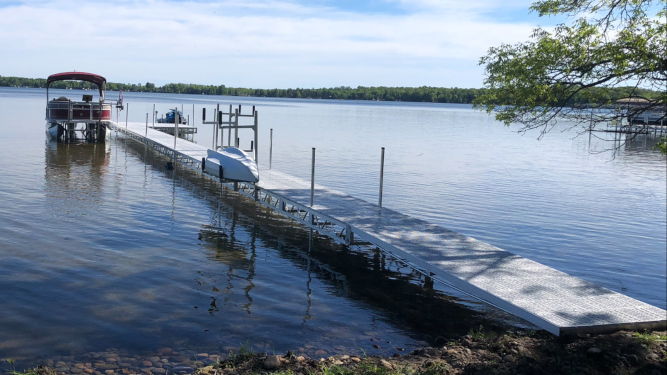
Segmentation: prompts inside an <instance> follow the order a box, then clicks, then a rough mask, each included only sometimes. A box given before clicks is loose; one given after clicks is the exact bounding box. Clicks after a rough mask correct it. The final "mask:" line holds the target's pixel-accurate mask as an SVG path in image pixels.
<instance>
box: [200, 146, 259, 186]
mask: <svg viewBox="0 0 667 375" xmlns="http://www.w3.org/2000/svg"><path fill="white" fill-rule="evenodd" d="M221 166H222V175H220V167H221ZM205 170H206V172H207V173H209V174H212V175H214V176H216V177H218V178H221V179H223V180H229V181H243V182H253V183H254V182H258V181H259V170H258V169H257V163H255V161H254V160H252V158H251V157H250V156H249V155H248V154H246V153H245V152H244V151H242V150H240V149H238V148H236V147H227V148H225V149H222V150H221V151H220V152H217V151H213V150H208V153H207V157H206V163H205Z"/></svg>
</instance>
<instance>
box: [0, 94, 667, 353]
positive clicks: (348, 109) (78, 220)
mask: <svg viewBox="0 0 667 375" xmlns="http://www.w3.org/2000/svg"><path fill="white" fill-rule="evenodd" d="M2 93H3V89H0V96H2V95H3V94H2ZM153 98H154V96H150V97H149V99H150V100H152V99H153ZM174 98H177V96H174V97H168V100H167V99H165V98H163V101H171V100H175V99H174ZM207 99H208V100H214V99H211V98H207ZM255 99H257V98H254V99H253V100H255ZM12 100H13V99H11V98H10V99H8V98H7V97H2V101H0V106H3V107H2V109H3V110H5V111H6V112H7V113H8V117H7V121H6V122H4V121H3V122H2V123H0V130H3V129H4V130H6V129H5V127H10V128H11V129H15V131H14V132H5V134H6V135H7V136H5V137H2V138H0V155H1V156H2V158H3V160H4V161H5V163H0V176H3V178H2V180H0V291H2V294H1V295H2V297H3V298H0V311H2V314H0V331H1V332H3V339H2V340H1V341H0V358H5V357H12V358H28V359H26V361H28V360H31V359H30V358H35V357H37V356H50V355H53V354H56V353H61V354H82V353H87V352H89V351H94V350H104V349H106V348H110V347H115V348H119V349H123V350H127V351H138V352H142V353H144V352H146V353H152V352H154V351H155V350H156V349H157V348H161V347H165V346H166V347H172V348H174V349H178V348H180V349H187V350H191V351H194V350H202V351H207V352H217V353H219V352H224V353H227V352H228V351H229V348H230V347H236V348H237V347H238V346H239V345H240V344H241V343H246V342H248V343H249V344H250V345H251V346H253V348H255V349H256V350H261V351H269V352H271V351H275V352H276V353H280V352H284V351H286V350H297V351H298V349H302V352H303V353H304V354H308V355H314V353H315V352H318V351H319V350H322V351H324V352H326V353H327V355H332V354H336V353H342V352H355V353H359V354H361V353H360V350H359V348H361V349H363V350H364V351H365V352H366V353H368V354H369V355H371V354H376V353H377V354H389V355H391V354H393V350H394V349H395V348H396V347H402V348H406V349H407V350H409V349H410V348H411V347H414V346H417V345H423V344H425V343H424V341H426V342H428V343H430V344H439V343H440V342H441V341H442V340H443V339H448V338H452V337H455V336H457V335H461V334H465V333H467V332H468V331H469V330H470V329H471V328H478V327H479V325H483V326H484V327H495V326H499V325H502V324H503V322H507V323H510V324H516V325H519V326H521V325H522V324H524V323H522V322H521V321H516V320H514V318H511V317H508V316H507V315H506V314H504V313H502V312H501V311H498V310H495V309H493V308H490V307H487V306H483V305H480V304H478V303H477V302H475V301H473V300H470V299H468V298H466V296H465V295H460V294H458V293H457V292H456V291H453V290H448V289H447V288H445V287H443V286H440V285H438V284H436V285H433V284H432V283H431V281H430V280H428V279H425V278H424V277H423V276H422V275H420V274H418V273H415V272H413V271H412V270H411V269H409V268H407V267H405V266H404V265H402V264H401V263H399V262H396V261H395V260H393V259H392V258H391V257H388V256H387V255H386V254H384V253H382V252H379V251H377V250H376V249H373V248H363V247H349V248H348V247H345V246H341V245H338V244H336V243H333V242H332V241H330V240H329V239H327V238H323V237H321V236H319V235H318V234H317V233H311V232H310V231H308V230H305V229H304V228H302V227H300V226H298V225H296V224H295V223H293V222H291V221H289V220H288V219H285V218H283V217H281V216H276V215H275V214H274V213H272V212H271V211H270V210H269V209H267V208H263V207H260V206H258V205H256V204H255V203H254V202H252V201H251V200H249V199H246V198H243V197H239V196H238V195H237V194H235V193H233V192H230V191H228V190H222V191H221V189H220V186H219V185H218V184H217V183H216V182H215V181H212V180H210V179H208V178H205V177H202V176H200V175H199V174H198V173H196V172H193V171H190V170H188V169H183V168H181V167H179V166H177V168H175V169H174V170H170V171H167V170H165V168H164V165H165V161H166V159H165V158H164V157H162V156H159V155H157V154H155V153H153V152H152V151H150V150H148V149H147V148H146V147H144V146H142V145H140V144H138V143H136V142H134V141H130V140H125V139H123V138H116V137H115V135H113V136H112V139H111V140H110V141H109V142H108V143H107V144H81V145H79V144H55V143H46V145H45V144H44V133H43V127H42V126H41V125H39V126H37V125H34V124H41V122H42V119H41V117H42V116H43V113H42V111H41V110H40V111H35V115H34V118H30V116H28V118H26V117H22V116H19V115H18V114H19V112H20V113H21V114H24V113H31V111H26V110H25V109H26V104H25V103H23V102H22V101H12ZM21 100H26V101H27V103H30V100H33V99H31V97H29V96H27V97H24V98H22V99H21ZM215 100H217V99H215ZM239 100H245V99H239ZM34 101H35V103H36V104H35V105H36V106H38V108H42V106H43V96H42V95H39V96H38V97H36V99H34ZM6 103H10V104H11V105H9V106H5V104H6ZM276 103H277V104H276ZM281 103H282V104H281ZM304 103H305V104H304ZM142 105H144V106H145V107H146V108H150V109H151V110H152V103H150V104H148V103H143V104H139V105H137V106H135V103H133V108H135V109H136V108H137V107H141V106H142ZM15 108H16V110H15ZM197 109H199V107H198V108H197ZM259 109H260V111H262V116H263V117H262V118H263V119H267V124H266V128H267V132H266V133H261V134H260V144H264V145H267V144H268V139H267V137H268V128H269V127H275V128H276V129H275V130H276V131H275V133H274V136H275V137H274V154H273V156H274V160H273V166H274V168H277V169H280V170H282V171H286V172H289V173H291V174H294V175H300V174H301V177H305V178H308V176H309V175H308V173H310V164H309V163H310V154H309V153H310V147H318V168H320V169H318V174H317V176H318V182H320V183H322V184H323V185H327V186H330V187H332V188H337V189H340V190H343V191H346V192H348V193H351V194H352V195H355V196H359V197H361V198H363V199H366V200H368V201H372V202H375V201H376V199H377V197H376V192H377V179H376V175H374V174H373V173H374V171H375V170H376V169H377V168H376V166H377V162H378V158H379V154H378V153H377V152H376V150H379V147H380V146H387V150H388V154H387V164H386V169H385V194H386V195H385V199H384V202H385V204H386V206H388V207H390V208H393V207H400V208H401V209H404V210H405V211H407V212H412V213H413V214H415V215H421V216H423V217H426V218H427V219H428V220H429V221H432V222H434V223H437V224H439V225H442V226H444V227H447V228H451V229H454V230H457V231H460V232H462V233H465V234H467V235H471V236H472V237H476V238H478V239H482V240H485V241H488V242H490V243H492V244H493V245H497V246H499V247H501V248H505V249H507V250H510V251H513V252H516V253H519V254H522V255H526V256H528V257H529V258H532V259H536V260H538V261H540V262H542V263H547V264H549V265H553V266H555V267H556V268H559V269H562V270H565V271H566V272H568V273H573V274H576V275H578V276H581V277H584V278H586V279H588V280H591V281H594V282H598V283H599V284H602V285H603V286H607V287H611V288H612V289H615V290H618V291H621V292H625V293H627V294H629V295H631V296H633V297H635V298H641V299H643V300H645V301H648V302H651V303H653V304H656V305H661V304H662V305H664V303H665V301H664V288H665V285H664V241H665V226H664V222H665V215H664V201H665V190H664V173H665V172H664V157H663V158H662V159H661V158H660V157H659V156H656V154H655V152H653V151H652V150H651V149H650V146H651V145H650V141H647V144H646V145H643V144H641V143H637V142H642V141H641V139H637V140H635V142H631V143H628V144H626V145H624V147H623V148H622V150H621V152H620V153H619V154H618V155H616V158H611V157H609V156H601V155H597V154H591V153H590V152H589V151H590V150H591V149H595V147H597V146H596V143H595V142H596V140H595V139H593V140H589V139H588V138H586V137H578V138H575V139H574V140H573V139H572V138H571V137H569V136H558V134H556V135H555V136H551V137H548V138H545V140H543V141H542V143H540V144H539V145H535V140H534V139H530V138H529V137H517V136H516V135H515V134H513V133H511V132H510V131H508V130H507V129H506V128H503V127H502V126H498V125H497V124H494V123H492V122H490V121H487V120H486V119H487V117H486V116H482V117H480V116H478V114H475V113H474V112H472V111H470V110H469V109H468V108H463V107H460V106H435V105H433V106H431V105H419V104H416V105H407V104H405V103H396V104H393V105H390V104H387V103H382V104H371V105H366V104H363V105H360V104H354V103H351V104H350V103H347V104H341V103H327V104H320V103H319V102H318V103H314V102H313V103H311V102H307V101H301V102H300V101H284V102H280V103H278V102H275V103H274V102H273V101H268V100H267V101H266V103H265V104H263V105H262V106H261V108H259ZM19 110H21V111H19ZM12 111H19V112H16V113H14V112H12ZM295 111H297V112H298V114H299V116H296V115H295ZM341 113H342V114H343V115H342V116H343V117H342V118H340V117H336V116H337V114H341ZM138 115H142V116H143V115H144V114H142V113H139V114H138ZM138 115H137V116H138ZM132 120H135V121H143V118H138V119H132V117H130V121H132ZM269 121H270V122H272V123H268V122H269ZM397 124H398V125H397ZM399 125H400V126H399ZM403 125H409V126H410V127H411V128H410V131H405V126H403ZM473 125H474V126H475V128H474V131H473V132H472V133H473V134H472V135H471V126H473ZM313 129H315V130H313ZM378 129H381V130H382V131H378ZM209 130H210V128H209ZM208 134H210V132H209V131H206V130H205V129H204V128H202V131H201V132H200V133H198V136H199V135H201V136H204V137H205V136H206V135H208ZM345 134H348V135H349V134H354V135H355V136H354V137H351V138H350V137H346V138H345V140H346V142H338V143H336V144H335V145H332V144H331V139H342V138H341V137H342V136H343V135H345ZM399 135H400V136H399ZM262 137H264V138H262ZM201 141H202V142H201V143H203V144H210V140H206V139H204V138H202V140H201ZM487 146H488V147H487ZM301 149H303V150H304V151H303V152H301V151H299V150H301ZM261 150H263V151H262V153H263V154H260V161H262V160H264V161H268V154H264V151H267V152H268V150H267V148H263V149H261ZM261 150H260V151H261ZM369 150H370V151H369ZM302 156H303V157H302ZM42 171H43V172H42ZM371 339H373V340H376V341H371ZM387 342H391V343H387ZM374 343H382V345H380V346H381V349H376V348H374V347H373V346H372V345H373V344H374ZM26 365H28V364H27V363H26Z"/></svg>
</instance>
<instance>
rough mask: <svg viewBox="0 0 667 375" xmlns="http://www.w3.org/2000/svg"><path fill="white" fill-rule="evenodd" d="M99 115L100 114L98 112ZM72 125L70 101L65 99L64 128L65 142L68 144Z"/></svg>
mask: <svg viewBox="0 0 667 375" xmlns="http://www.w3.org/2000/svg"><path fill="white" fill-rule="evenodd" d="M100 113H102V112H101V111H100ZM71 123H72V99H71V98H68V99H67V126H65V142H66V143H69V141H70V139H69V135H70V124H71Z"/></svg>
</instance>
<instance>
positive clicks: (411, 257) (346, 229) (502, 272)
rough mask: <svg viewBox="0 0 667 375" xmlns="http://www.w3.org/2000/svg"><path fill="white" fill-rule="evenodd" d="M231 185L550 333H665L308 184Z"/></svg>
mask: <svg viewBox="0 0 667 375" xmlns="http://www.w3.org/2000/svg"><path fill="white" fill-rule="evenodd" d="M111 128H112V129H115V130H116V131H118V132H121V133H124V134H125V135H126V136H128V137H130V138H134V139H136V140H138V141H140V142H142V143H145V144H146V145H148V146H150V147H152V148H153V149H155V150H157V151H158V152H160V153H162V154H164V155H166V156H168V157H170V158H172V159H174V160H175V161H176V162H180V163H182V164H184V165H187V166H190V167H191V168H193V169H197V170H200V171H201V161H202V158H205V157H206V152H207V148H206V147H204V146H201V145H198V144H195V143H192V142H189V141H187V140H184V139H180V138H177V139H175V137H174V136H170V135H168V134H166V133H163V132H159V131H157V130H154V129H151V128H150V127H149V126H147V125H145V124H143V123H136V122H129V123H120V124H118V123H113V124H112V125H111ZM212 178H215V177H213V176H212ZM231 186H232V187H233V188H234V190H236V191H238V192H240V193H243V194H245V195H247V196H249V197H251V198H252V199H254V200H255V201H257V202H260V203H262V204H264V205H266V206H268V207H271V208H273V209H275V210H276V211H278V212H280V213H282V214H284V215H286V216H288V217H291V218H293V219H294V220H297V221H299V222H301V223H303V224H304V225H306V226H308V227H310V228H313V229H316V230H317V231H318V232H320V233H322V234H327V235H329V236H330V237H332V238H334V239H335V240H337V241H339V242H342V243H345V244H348V245H351V244H357V243H360V244H372V245H374V246H377V247H379V248H381V249H382V250H384V251H387V252H389V253H391V254H392V255H393V256H395V257H398V258H399V259H402V260H403V261H404V262H405V263H407V264H408V265H410V266H411V267H413V268H415V269H417V270H419V271H421V272H423V273H424V274H425V275H427V276H429V277H431V278H433V279H434V280H436V281H439V282H442V283H444V284H446V285H449V286H452V287H454V288H456V289H458V290H460V291H463V292H465V293H467V294H469V295H471V296H473V297H475V298H477V299H480V300H482V301H484V302H487V303H489V304H491V305H493V306H496V307H498V308H500V309H502V310H505V311H507V312H509V313H511V314H513V315H515V316H518V317H520V318H523V319H525V320H527V321H529V322H531V323H533V324H535V325H537V326H538V327H540V328H543V329H545V330H547V331H549V332H551V333H553V334H555V335H563V334H570V333H585V332H604V331H614V330H620V329H631V330H639V329H666V328H667V311H665V310H663V309H660V308H658V307H655V306H652V305H649V304H647V303H644V302H641V301H638V300H635V299H633V298H630V297H628V296H625V295H623V294H620V293H616V292H614V291H611V290H608V289H605V288H602V287H600V286H597V285H595V284H593V283H590V282H587V281H584V280H582V279H579V278H577V277H574V276H571V275H568V274H566V273H564V272H561V271H558V270H555V269H553V268H551V267H547V266H545V265H543V264H540V263H537V262H534V261H532V260H529V259H526V258H523V257H520V256H518V255H515V254H512V253H510V252H508V251H504V250H502V249H499V248H497V247H495V246H492V245H489V244H487V243H484V242H480V241H477V240H475V239H473V238H470V237H466V236H464V235H462V234H459V233H456V232H452V231H450V230H447V229H444V228H442V227H439V226H437V225H434V224H431V223H428V222H425V221H423V220H419V219H416V218H413V217H410V216H407V215H404V214H402V213H399V212H396V211H394V210H390V209H387V208H382V207H379V206H377V205H374V204H372V203H368V202H366V201H363V200H361V199H357V198H354V197H352V196H349V195H347V194H345V193H343V192H340V191H336V190H331V189H328V188H326V187H323V186H319V185H315V190H314V204H313V205H312V206H311V205H310V204H308V203H310V199H311V182H310V181H306V180H303V179H300V178H296V177H294V176H290V175H287V174H284V173H281V172H278V171H275V170H272V169H268V170H260V181H259V183H257V184H256V185H255V184H249V183H248V184H246V183H234V184H233V185H231Z"/></svg>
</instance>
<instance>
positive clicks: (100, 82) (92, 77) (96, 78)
mask: <svg viewBox="0 0 667 375" xmlns="http://www.w3.org/2000/svg"><path fill="white" fill-rule="evenodd" d="M67 80H76V81H86V82H92V83H94V84H96V85H97V88H98V89H99V90H100V96H103V95H104V94H103V91H104V85H105V84H106V82H107V79H106V78H104V77H102V76H100V75H97V74H93V73H84V72H66V73H57V74H51V75H50V76H49V78H48V79H47V80H46V87H47V88H48V87H49V85H51V83H52V82H56V81H67Z"/></svg>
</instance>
